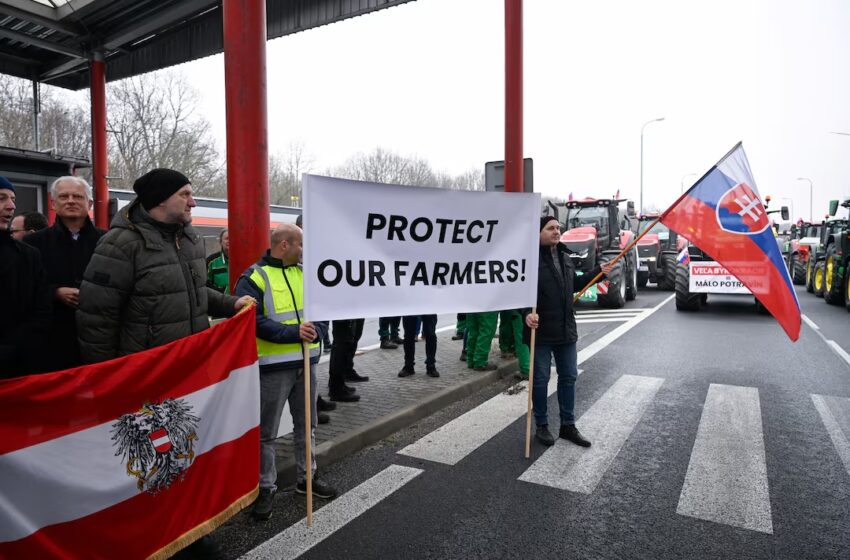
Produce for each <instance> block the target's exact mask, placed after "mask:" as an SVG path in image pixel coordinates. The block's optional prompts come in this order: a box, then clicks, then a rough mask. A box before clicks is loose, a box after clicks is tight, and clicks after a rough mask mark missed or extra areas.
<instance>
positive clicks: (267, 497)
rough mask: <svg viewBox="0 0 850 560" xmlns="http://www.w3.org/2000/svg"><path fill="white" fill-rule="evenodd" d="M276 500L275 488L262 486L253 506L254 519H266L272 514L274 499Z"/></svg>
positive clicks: (252, 514)
mask: <svg viewBox="0 0 850 560" xmlns="http://www.w3.org/2000/svg"><path fill="white" fill-rule="evenodd" d="M273 500H274V490H272V489H271V488H260V493H259V494H258V495H257V499H256V500H254V507H253V508H251V516H252V517H253V518H254V519H261V520H266V519H268V518H269V517H271V516H272V501H273Z"/></svg>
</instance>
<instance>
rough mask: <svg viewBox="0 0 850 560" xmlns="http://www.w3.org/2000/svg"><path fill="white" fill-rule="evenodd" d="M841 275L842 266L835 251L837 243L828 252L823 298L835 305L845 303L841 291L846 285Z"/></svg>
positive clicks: (824, 273)
mask: <svg viewBox="0 0 850 560" xmlns="http://www.w3.org/2000/svg"><path fill="white" fill-rule="evenodd" d="M842 280H843V278H842V277H841V266H840V264H839V259H838V255H837V254H836V251H835V245H834V244H833V245H830V246H829V249H827V253H826V262H825V264H824V272H823V300H824V301H825V302H827V303H831V304H833V305H841V304H842V303H843V301H842V299H843V298H842V297H841V292H843V291H844V290H842V288H843V287H844V285H843V284H844V283H843V282H842Z"/></svg>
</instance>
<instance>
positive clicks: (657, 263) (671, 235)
mask: <svg viewBox="0 0 850 560" xmlns="http://www.w3.org/2000/svg"><path fill="white" fill-rule="evenodd" d="M657 218H658V214H643V215H641V216H640V217H639V218H638V219H636V220H634V221H635V224H636V228H635V234H640V233H642V232H643V230H644V229H645V228H647V227H649V226H650V224H651V223H652V222H654V221H655V220H656V219H657ZM686 246H687V240H686V239H685V238H684V237H682V236H680V235H678V234H677V233H676V232H675V231H670V229H669V228H668V227H667V226H665V225H664V224H662V223H661V222H658V223H657V224H655V225H653V226H652V229H650V230H649V232H648V233H647V234H646V235H644V236H643V237H642V238H641V239H640V241H638V244H637V250H638V258H639V266H638V276H637V285H638V288H643V287H645V286H646V283H647V282H653V283H655V284H657V285H658V287H659V288H660V289H662V290H675V289H676V255H678V254H679V253H680V252H681V251H682V249H684V248H685V247H686Z"/></svg>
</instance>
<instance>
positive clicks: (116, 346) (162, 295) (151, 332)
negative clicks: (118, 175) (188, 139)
mask: <svg viewBox="0 0 850 560" xmlns="http://www.w3.org/2000/svg"><path fill="white" fill-rule="evenodd" d="M133 190H134V191H136V194H137V195H138V196H137V197H136V199H135V200H134V201H133V202H131V203H130V204H129V205H128V206H126V207H124V208H122V209H121V210H120V211H119V212H118V214H116V216H115V219H113V221H112V225H111V227H110V229H109V231H108V232H107V233H106V234H105V235H104V236H103V237H102V238H101V240H100V243H98V245H97V248H96V249H95V252H94V255H93V256H92V259H91V261H90V262H89V265H88V267H87V268H86V271H85V274H84V275H83V283H82V286H81V287H80V303H79V309H78V311H77V332H78V336H79V340H80V352H81V355H82V358H83V361H84V362H86V363H94V362H102V361H105V360H109V359H112V358H116V357H118V356H124V355H126V354H131V353H134V352H139V351H142V350H147V349H149V348H154V347H156V346H161V345H163V344H167V343H169V342H172V341H174V340H177V339H179V338H183V337H185V336H189V335H191V334H194V333H197V332H200V331H202V330H204V329H207V328H209V326H210V324H209V315H213V316H218V317H229V316H231V315H233V314H234V313H235V312H236V311H237V310H239V309H241V308H242V307H243V306H244V305H245V304H246V303H248V302H250V301H251V298H249V297H243V298H236V297H233V296H230V295H225V294H222V293H219V292H217V291H215V290H213V289H211V288H209V287H208V286H207V285H206V280H207V270H206V260H205V258H204V257H205V255H204V244H203V240H202V239H201V238H200V237H199V236H198V234H197V233H196V232H195V230H194V229H193V228H192V226H191V222H192V208H194V207H195V199H194V198H193V197H192V185H191V183H190V181H189V179H188V178H187V177H186V176H185V175H183V174H182V173H180V172H179V171H174V170H172V169H154V170H153V171H150V172H148V173H146V174H145V175H143V176H141V177H139V178H138V179H137V180H136V182H135V183H134V184H133Z"/></svg>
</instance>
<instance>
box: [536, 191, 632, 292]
mask: <svg viewBox="0 0 850 560" xmlns="http://www.w3.org/2000/svg"><path fill="white" fill-rule="evenodd" d="M623 202H627V209H626V212H623V211H621V210H620V204H621V203H623ZM548 212H549V214H550V215H553V216H555V217H556V218H557V219H558V222H560V224H561V229H562V231H563V234H562V235H561V242H562V243H564V244H565V245H566V246H567V249H568V250H569V253H570V258H571V260H572V261H573V265H574V266H575V268H576V270H577V271H579V272H582V273H585V274H587V273H588V272H590V271H591V270H592V269H593V268H594V267H595V266H596V265H597V264H601V263H604V262H608V261H610V260H612V259H614V258H616V257H617V255H619V254H620V251H621V250H623V249H624V248H625V247H626V246H627V245H628V244H629V243H631V242H632V240H633V239H634V237H635V235H634V233H633V229H634V226H633V222H634V203H633V202H631V201H625V200H620V199H595V198H586V199H584V200H570V201H568V202H563V203H557V204H555V203H552V202H549V208H548ZM637 269H638V253H637V249H636V248H633V249H632V250H631V251H629V253H628V254H627V255H624V256H623V258H622V259H620V261H619V262H618V263H617V264H616V265H615V266H614V269H613V270H612V271H611V273H610V274H609V275H608V279H607V280H604V281H602V282H599V284H598V286H597V288H598V292H597V294H598V295H597V300H596V301H597V303H598V304H599V306H600V307H608V308H612V309H619V308H621V307H623V306H624V305H625V304H626V301H631V300H634V299H635V298H636V297H637V288H638V272H637Z"/></svg>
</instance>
